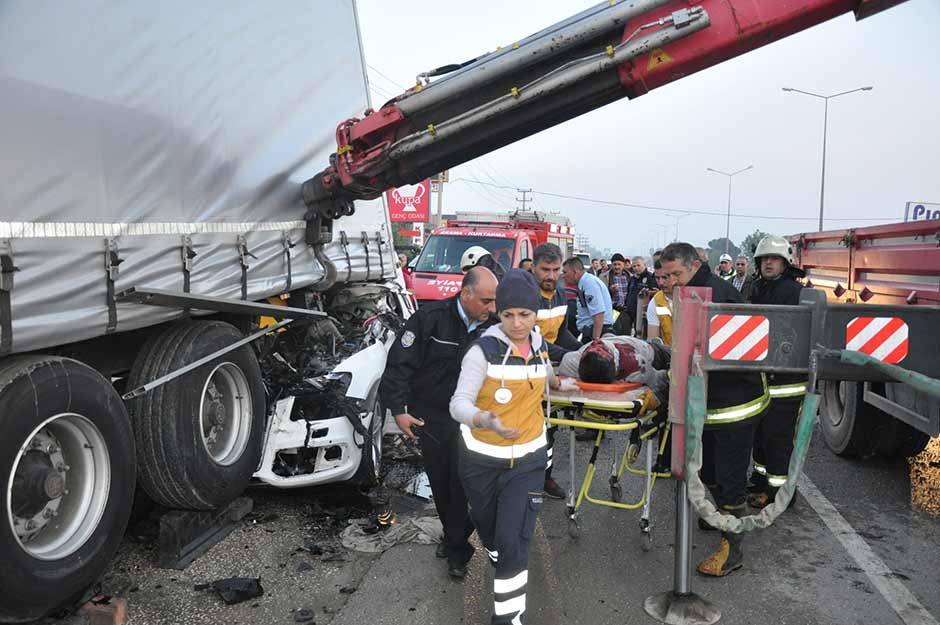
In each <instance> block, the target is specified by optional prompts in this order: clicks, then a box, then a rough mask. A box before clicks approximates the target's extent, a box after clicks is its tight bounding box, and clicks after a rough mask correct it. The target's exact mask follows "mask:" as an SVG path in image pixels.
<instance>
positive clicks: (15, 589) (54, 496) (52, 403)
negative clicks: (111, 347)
mask: <svg viewBox="0 0 940 625" xmlns="http://www.w3.org/2000/svg"><path fill="white" fill-rule="evenodd" d="M0 389H2V390H0V431H2V432H3V435H2V436H0V484H3V485H4V489H5V497H4V499H3V501H4V505H3V508H4V513H3V515H2V517H0V562H2V563H3V564H2V566H0V622H4V623H7V622H19V621H28V620H34V619H38V618H41V617H43V616H45V615H46V614H48V613H49V612H51V611H52V610H55V609H56V608H58V607H60V606H65V605H69V604H73V603H75V602H77V601H79V600H80V599H81V597H82V596H83V594H84V593H85V592H86V590H87V589H88V588H89V587H90V586H91V585H92V584H94V583H95V581H97V580H98V578H99V577H100V576H101V574H102V573H103V572H104V570H105V569H106V567H107V566H108V563H109V562H110V561H111V558H112V557H113V556H114V553H115V552H116V551H117V548H118V546H119V545H120V543H121V538H122V537H123V535H124V530H125V528H126V527H127V521H128V518H129V517H130V514H131V504H132V502H133V500H134V483H135V475H134V473H135V468H134V467H135V463H134V435H133V433H132V431H131V424H130V419H129V418H128V416H127V410H126V408H125V407H124V402H122V401H121V397H120V396H119V395H118V394H117V391H115V390H114V387H113V386H112V385H111V383H110V382H109V381H108V380H107V379H106V378H104V377H102V376H101V374H100V373H98V372H97V371H95V370H94V369H92V368H91V367H88V366H87V365H84V364H82V363H80V362H78V361H75V360H71V359H68V358H61V357H58V356H21V357H14V358H8V359H6V360H4V361H3V362H2V363H0Z"/></svg>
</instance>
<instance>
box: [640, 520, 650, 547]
mask: <svg viewBox="0 0 940 625" xmlns="http://www.w3.org/2000/svg"><path fill="white" fill-rule="evenodd" d="M640 547H641V548H642V549H643V551H649V550H650V549H652V548H653V532H652V531H651V528H650V522H649V519H640Z"/></svg>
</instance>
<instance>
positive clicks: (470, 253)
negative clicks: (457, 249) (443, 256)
mask: <svg viewBox="0 0 940 625" xmlns="http://www.w3.org/2000/svg"><path fill="white" fill-rule="evenodd" d="M487 254H489V251H488V250H487V249H486V248H485V247H481V246H479V245H472V246H470V247H468V248H467V251H466V252H464V253H463V256H461V257H460V270H461V271H463V272H464V273H466V272H467V271H470V269H471V268H473V267H476V264H477V262H478V261H479V260H480V259H481V258H483V257H484V256H486V255H487Z"/></svg>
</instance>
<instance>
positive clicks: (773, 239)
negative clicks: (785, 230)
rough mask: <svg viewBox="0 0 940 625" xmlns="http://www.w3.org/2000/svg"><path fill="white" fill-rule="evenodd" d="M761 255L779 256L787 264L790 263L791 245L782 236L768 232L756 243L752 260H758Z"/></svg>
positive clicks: (791, 258)
mask: <svg viewBox="0 0 940 625" xmlns="http://www.w3.org/2000/svg"><path fill="white" fill-rule="evenodd" d="M762 256H779V257H780V258H782V259H783V260H785V261H787V264H788V265H792V264H793V246H791V245H790V242H789V241H787V240H786V239H784V238H783V237H778V236H776V235H774V234H768V235H767V236H766V237H764V238H763V239H761V240H760V243H758V244H757V248H756V249H755V250H754V261H755V262H760V258H761V257H762Z"/></svg>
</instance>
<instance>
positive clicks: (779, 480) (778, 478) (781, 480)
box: [767, 473, 787, 488]
mask: <svg viewBox="0 0 940 625" xmlns="http://www.w3.org/2000/svg"><path fill="white" fill-rule="evenodd" d="M767 483H768V484H770V485H771V486H773V487H774V488H780V487H781V486H783V485H784V484H786V483H787V476H786V475H771V474H770V473H768V474H767Z"/></svg>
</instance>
